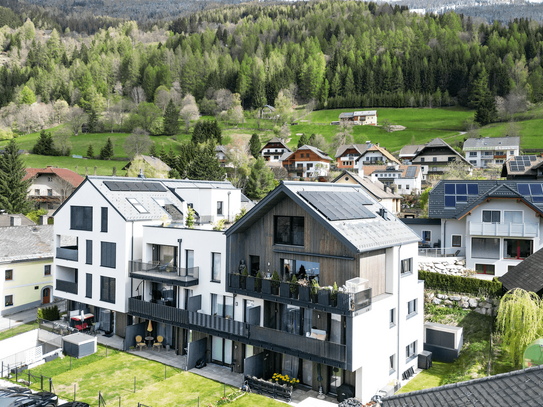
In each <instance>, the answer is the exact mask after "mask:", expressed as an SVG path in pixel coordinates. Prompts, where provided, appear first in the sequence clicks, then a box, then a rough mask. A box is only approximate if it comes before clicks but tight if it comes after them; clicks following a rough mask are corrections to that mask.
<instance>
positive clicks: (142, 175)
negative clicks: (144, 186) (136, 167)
mask: <svg viewBox="0 0 543 407" xmlns="http://www.w3.org/2000/svg"><path fill="white" fill-rule="evenodd" d="M138 178H145V174H143V168H140V173H139V174H138Z"/></svg>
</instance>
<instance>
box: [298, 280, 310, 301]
mask: <svg viewBox="0 0 543 407" xmlns="http://www.w3.org/2000/svg"><path fill="white" fill-rule="evenodd" d="M298 285H299V287H298V292H299V299H300V301H305V302H309V301H310V299H311V297H310V290H309V284H308V282H307V280H300V281H298Z"/></svg>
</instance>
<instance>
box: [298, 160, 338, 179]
mask: <svg viewBox="0 0 543 407" xmlns="http://www.w3.org/2000/svg"><path fill="white" fill-rule="evenodd" d="M294 164H295V165H296V170H298V165H300V164H301V165H302V166H303V173H304V175H303V176H304V177H320V176H323V177H324V176H326V175H328V173H329V172H330V162H329V161H295V162H294ZM308 164H313V165H312V167H311V168H309V169H308V168H307V165H308ZM317 165H318V166H319V168H318V170H316V167H317Z"/></svg>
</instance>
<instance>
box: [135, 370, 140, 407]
mask: <svg viewBox="0 0 543 407" xmlns="http://www.w3.org/2000/svg"><path fill="white" fill-rule="evenodd" d="M135 392H136V376H134V393H135ZM138 404H139V403H138Z"/></svg>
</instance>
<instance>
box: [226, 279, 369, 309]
mask: <svg viewBox="0 0 543 407" xmlns="http://www.w3.org/2000/svg"><path fill="white" fill-rule="evenodd" d="M226 291H228V292H231V293H235V294H241V295H247V296H250V297H256V298H262V299H264V300H268V301H273V302H280V303H283V304H290V305H296V306H298V307H304V308H312V309H316V310H318V311H324V312H330V313H333V314H340V315H346V316H353V315H358V314H360V313H362V312H363V311H367V310H369V307H370V306H371V298H372V289H371V287H370V288H367V289H365V290H362V291H359V292H336V293H333V292H332V291H331V290H328V289H326V288H316V287H310V286H301V285H299V284H291V283H287V282H279V281H272V280H269V279H265V278H256V277H251V276H241V275H239V274H229V275H228V286H227V288H226Z"/></svg>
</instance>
